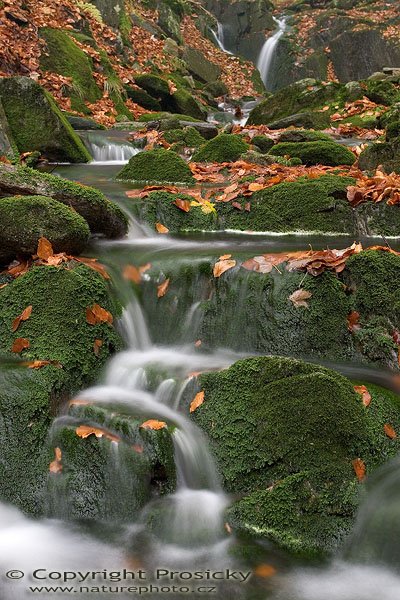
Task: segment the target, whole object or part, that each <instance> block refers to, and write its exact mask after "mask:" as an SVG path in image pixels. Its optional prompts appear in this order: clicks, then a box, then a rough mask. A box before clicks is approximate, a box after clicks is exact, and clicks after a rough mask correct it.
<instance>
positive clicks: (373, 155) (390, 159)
mask: <svg viewBox="0 0 400 600" xmlns="http://www.w3.org/2000/svg"><path fill="white" fill-rule="evenodd" d="M358 164H359V167H360V169H362V170H364V171H375V170H376V169H377V168H378V167H379V166H382V168H383V169H384V171H386V173H391V172H392V171H394V172H395V173H400V137H397V138H394V139H392V140H391V141H390V142H384V143H382V144H378V143H375V144H371V145H370V146H368V147H367V148H365V150H363V151H362V152H361V154H360V156H359V159H358Z"/></svg>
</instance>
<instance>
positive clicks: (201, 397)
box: [190, 391, 204, 413]
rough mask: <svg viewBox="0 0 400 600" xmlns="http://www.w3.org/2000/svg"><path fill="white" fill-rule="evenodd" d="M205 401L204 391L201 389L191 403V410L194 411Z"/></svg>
mask: <svg viewBox="0 0 400 600" xmlns="http://www.w3.org/2000/svg"><path fill="white" fill-rule="evenodd" d="M203 402H204V392H203V391H201V392H199V393H198V394H196V395H195V397H194V398H193V400H192V402H191V403H190V412H191V413H192V412H194V411H195V410H196V409H197V408H199V406H201V405H202V404H203Z"/></svg>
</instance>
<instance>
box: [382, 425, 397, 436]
mask: <svg viewBox="0 0 400 600" xmlns="http://www.w3.org/2000/svg"><path fill="white" fill-rule="evenodd" d="M383 429H384V430H385V433H386V435H387V436H388V438H390V439H391V440H394V439H395V438H396V437H397V433H396V432H395V430H394V429H393V427H392V426H391V425H390V424H389V423H385V425H384V427H383Z"/></svg>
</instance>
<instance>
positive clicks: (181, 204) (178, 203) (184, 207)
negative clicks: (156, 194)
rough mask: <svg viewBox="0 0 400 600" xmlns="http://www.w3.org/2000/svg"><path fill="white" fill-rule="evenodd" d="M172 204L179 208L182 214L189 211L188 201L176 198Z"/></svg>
mask: <svg viewBox="0 0 400 600" xmlns="http://www.w3.org/2000/svg"><path fill="white" fill-rule="evenodd" d="M174 204H175V206H177V207H178V208H180V210H183V212H189V210H190V200H182V198H177V199H176V200H175V202H174Z"/></svg>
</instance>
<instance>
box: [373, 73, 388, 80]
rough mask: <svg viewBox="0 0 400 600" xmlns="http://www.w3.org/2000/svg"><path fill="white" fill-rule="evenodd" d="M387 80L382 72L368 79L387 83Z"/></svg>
mask: <svg viewBox="0 0 400 600" xmlns="http://www.w3.org/2000/svg"><path fill="white" fill-rule="evenodd" d="M387 78H388V76H387V75H385V73H382V71H375V73H372V75H370V76H369V77H368V79H369V81H385V80H386V79H387Z"/></svg>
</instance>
